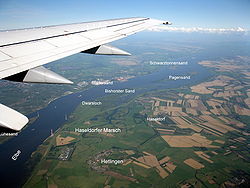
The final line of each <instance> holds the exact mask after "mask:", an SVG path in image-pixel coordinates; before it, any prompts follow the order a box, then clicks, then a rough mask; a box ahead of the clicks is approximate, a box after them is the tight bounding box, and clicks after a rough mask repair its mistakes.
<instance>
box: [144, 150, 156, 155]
mask: <svg viewBox="0 0 250 188" xmlns="http://www.w3.org/2000/svg"><path fill="white" fill-rule="evenodd" d="M142 153H144V154H146V155H152V154H151V153H148V152H146V151H143V152H142ZM153 156H154V155H153Z"/></svg>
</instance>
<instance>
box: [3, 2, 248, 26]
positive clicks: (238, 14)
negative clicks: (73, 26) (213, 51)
mask: <svg viewBox="0 0 250 188" xmlns="http://www.w3.org/2000/svg"><path fill="white" fill-rule="evenodd" d="M137 16H139V17H150V18H156V19H162V20H167V21H171V22H172V23H173V27H174V28H201V29H203V28H206V29H232V28H234V29H247V30H249V29H250V0H171V1H170V0H81V1H80V0H39V1H38V0H0V30H7V29H17V28H27V27H35V26H46V25H58V24H66V23H76V22H84V21H93V20H102V19H111V18H123V17H137Z"/></svg>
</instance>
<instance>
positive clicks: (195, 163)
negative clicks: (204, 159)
mask: <svg viewBox="0 0 250 188" xmlns="http://www.w3.org/2000/svg"><path fill="white" fill-rule="evenodd" d="M184 163H185V164H187V165H188V166H190V167H192V168H194V169H196V170H198V169H201V168H204V167H205V166H204V165H203V164H201V163H199V162H198V161H196V160H194V159H192V158H190V159H186V160H185V161H184Z"/></svg>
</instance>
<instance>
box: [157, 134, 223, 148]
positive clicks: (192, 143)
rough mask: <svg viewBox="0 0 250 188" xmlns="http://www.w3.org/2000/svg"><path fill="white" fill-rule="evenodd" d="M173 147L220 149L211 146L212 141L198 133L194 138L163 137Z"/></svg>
mask: <svg viewBox="0 0 250 188" xmlns="http://www.w3.org/2000/svg"><path fill="white" fill-rule="evenodd" d="M161 137H162V138H163V139H164V140H165V141H166V142H167V143H168V144H169V145H170V146H171V147H207V148H219V147H218V146H214V145H211V144H212V141H211V140H208V139H207V138H206V137H204V136H201V135H200V134H198V133H195V134H193V135H192V136H172V135H162V136H161Z"/></svg>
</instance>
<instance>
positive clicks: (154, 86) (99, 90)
mask: <svg viewBox="0 0 250 188" xmlns="http://www.w3.org/2000/svg"><path fill="white" fill-rule="evenodd" d="M196 62H197V60H196V61H195V62H194V60H193V61H189V64H188V65H182V66H177V67H176V69H174V70H173V69H171V66H160V70H159V71H157V72H154V73H152V74H148V75H145V76H138V77H135V78H133V79H130V80H128V81H126V82H117V83H114V84H113V85H110V86H103V85H102V86H95V87H92V88H90V89H88V90H85V91H82V92H78V93H74V94H70V95H67V96H63V97H61V98H58V99H56V100H54V101H52V102H51V103H50V104H49V105H48V106H47V107H45V108H43V109H41V110H39V111H37V112H34V113H32V114H29V115H28V117H29V118H31V117H35V116H36V115H37V114H38V113H39V117H38V118H37V120H36V121H35V122H33V123H32V124H31V125H29V126H28V127H27V128H26V129H24V130H23V131H21V132H20V133H19V134H18V136H16V137H13V138H11V139H9V140H7V141H6V142H4V143H3V144H1V145H0V177H1V178H0V184H1V186H0V187H3V188H19V187H21V186H22V185H23V184H24V183H25V181H26V180H27V177H28V175H29V173H30V172H29V170H28V169H27V168H26V166H27V161H28V160H29V159H30V156H31V154H32V152H34V151H35V150H36V149H37V147H38V146H39V145H40V144H41V143H42V142H43V141H44V140H45V139H46V138H48V137H49V136H50V133H51V129H53V130H54V131H55V130H57V129H58V128H60V127H61V126H63V124H64V123H65V122H66V121H67V120H66V119H65V116H69V115H70V114H71V113H72V112H73V111H74V110H75V108H76V107H77V106H78V105H79V104H80V103H81V101H83V100H84V101H94V100H96V99H97V98H99V97H103V96H105V95H107V94H105V93H104V89H105V88H107V89H123V88H130V89H137V92H136V94H135V95H138V94H141V93H144V92H147V91H152V90H158V89H168V88H179V87H182V86H187V85H191V84H195V83H199V82H201V81H203V80H205V79H207V78H208V77H209V76H211V74H210V72H208V70H207V69H206V68H204V67H202V66H200V65H198V64H197V63H196ZM191 72H195V73H196V74H194V75H192V76H191V79H190V80H177V81H169V80H168V76H169V75H189V74H190V73H191ZM131 97H132V95H131ZM133 97H134V96H133ZM122 101H123V100H122ZM124 101H125V102H126V101H127V100H124ZM18 150H20V151H21V153H20V154H19V156H18V158H17V160H13V159H12V156H13V155H14V154H15V153H16V152H17V151H18Z"/></svg>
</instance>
